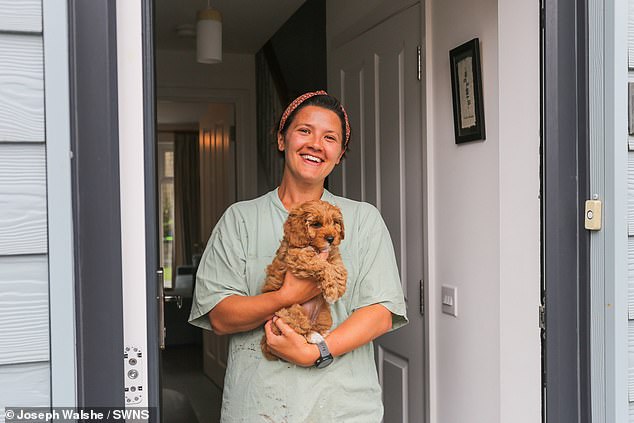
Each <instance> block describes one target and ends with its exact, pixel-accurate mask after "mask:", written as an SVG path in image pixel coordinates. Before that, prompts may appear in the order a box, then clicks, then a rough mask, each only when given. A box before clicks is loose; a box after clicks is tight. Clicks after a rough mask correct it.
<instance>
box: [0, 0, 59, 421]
mask: <svg viewBox="0 0 634 423" xmlns="http://www.w3.org/2000/svg"><path fill="white" fill-rule="evenodd" d="M41 9H42V2H41V0H19V1H18V0H0V422H3V421H4V407H6V406H48V405H50V401H51V392H50V391H51V388H50V385H51V382H50V380H51V377H50V372H51V370H50V358H49V357H50V353H49V332H50V330H49V312H48V309H49V301H48V291H49V282H48V279H49V276H48V254H47V228H46V225H47V211H46V207H47V204H46V151H45V150H46V149H45V142H44V66H43V50H42V45H43V37H42V11H41Z"/></svg>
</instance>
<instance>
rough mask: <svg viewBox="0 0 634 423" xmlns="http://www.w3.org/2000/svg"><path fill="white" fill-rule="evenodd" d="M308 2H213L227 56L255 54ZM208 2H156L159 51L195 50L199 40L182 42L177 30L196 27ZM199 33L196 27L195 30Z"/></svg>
mask: <svg viewBox="0 0 634 423" xmlns="http://www.w3.org/2000/svg"><path fill="white" fill-rule="evenodd" d="M304 1H305V0H212V1H211V2H210V3H211V6H212V7H213V8H215V9H218V10H219V11H220V13H221V14H222V44H223V51H224V52H226V53H244V54H254V53H256V52H257V51H258V50H259V49H260V48H261V47H262V46H263V45H264V43H266V42H267V41H268V40H269V39H270V38H271V36H272V35H273V34H275V32H276V31H277V30H278V29H279V28H280V27H281V26H282V24H283V23H284V22H286V20H287V19H288V18H290V17H291V15H292V14H293V13H294V12H295V11H296V10H297V9H298V8H299V7H300V6H301V5H302V4H303V3H304ZM206 7H207V0H156V2H155V16H156V22H155V28H156V48H157V49H159V50H193V49H195V48H196V42H195V37H190V38H181V37H179V36H177V35H176V27H177V26H178V25H182V24H192V25H195V24H196V11H197V10H199V9H204V8H206ZM194 31H195V27H194Z"/></svg>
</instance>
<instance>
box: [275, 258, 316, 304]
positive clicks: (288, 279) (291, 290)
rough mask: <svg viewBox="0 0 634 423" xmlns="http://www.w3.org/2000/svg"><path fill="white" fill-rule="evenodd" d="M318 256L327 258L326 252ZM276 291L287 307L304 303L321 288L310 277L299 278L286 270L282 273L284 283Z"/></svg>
mask: <svg viewBox="0 0 634 423" xmlns="http://www.w3.org/2000/svg"><path fill="white" fill-rule="evenodd" d="M318 257H319V258H320V259H322V260H326V259H327V258H328V252H327V251H325V252H323V253H319V255H318ZM277 292H278V295H280V296H281V298H282V302H283V303H284V304H286V306H287V307H288V306H291V305H293V304H304V303H305V302H307V301H309V300H312V299H313V298H315V297H316V296H317V295H319V294H320V293H321V289H320V288H319V286H318V285H317V283H316V282H315V281H314V280H312V279H301V278H298V277H297V276H295V275H293V274H292V273H291V272H286V274H285V275H284V283H283V284H282V287H281V288H280V289H279V291H277Z"/></svg>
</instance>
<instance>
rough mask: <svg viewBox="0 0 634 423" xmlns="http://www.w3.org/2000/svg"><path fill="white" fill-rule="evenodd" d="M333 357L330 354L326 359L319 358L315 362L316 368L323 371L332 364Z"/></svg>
mask: <svg viewBox="0 0 634 423" xmlns="http://www.w3.org/2000/svg"><path fill="white" fill-rule="evenodd" d="M332 360H333V358H332V355H330V354H328V355H327V356H325V357H319V358H318V359H317V361H316V362H315V367H317V368H318V369H323V368H324V367H327V366H328V365H330V363H332Z"/></svg>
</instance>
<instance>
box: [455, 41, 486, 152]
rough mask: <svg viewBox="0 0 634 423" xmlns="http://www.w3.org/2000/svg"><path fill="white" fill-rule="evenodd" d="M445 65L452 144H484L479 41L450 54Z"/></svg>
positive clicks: (465, 44)
mask: <svg viewBox="0 0 634 423" xmlns="http://www.w3.org/2000/svg"><path fill="white" fill-rule="evenodd" d="M449 65H450V67H451V94H452V98H453V125H454V132H455V138H456V144H460V143H463V142H467V141H476V140H484V139H486V133H485V131H484V103H483V102H482V76H481V75H482V74H481V71H480V40H479V39H478V38H474V39H473V40H471V41H468V42H466V43H464V44H462V45H461V46H458V47H456V48H454V49H453V50H451V51H450V52H449Z"/></svg>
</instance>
